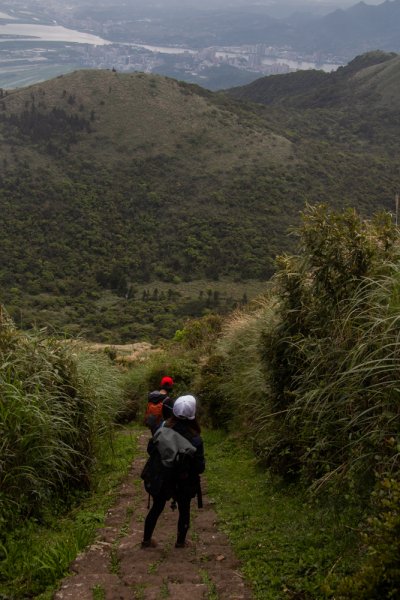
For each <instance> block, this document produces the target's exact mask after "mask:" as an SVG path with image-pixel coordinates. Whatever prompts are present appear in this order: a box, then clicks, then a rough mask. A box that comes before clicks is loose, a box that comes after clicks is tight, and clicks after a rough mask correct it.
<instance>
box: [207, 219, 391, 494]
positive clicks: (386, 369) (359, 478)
mask: <svg viewBox="0 0 400 600" xmlns="http://www.w3.org/2000/svg"><path fill="white" fill-rule="evenodd" d="M298 234H299V237H300V247H301V254H299V256H287V257H283V258H282V259H281V260H280V269H279V271H278V273H277V275H276V276H275V278H274V280H273V281H272V282H271V285H270V288H269V292H268V294H267V295H266V296H265V298H264V300H263V301H262V302H260V304H259V306H258V307H257V309H254V310H253V311H252V312H248V311H246V312H244V313H238V314H237V315H235V316H234V317H233V318H232V319H231V320H230V321H229V322H228V323H227V324H226V326H225V328H224V330H223V333H222V337H221V339H220V341H219V342H218V344H217V346H216V349H215V352H214V355H213V356H212V357H210V358H209V360H208V362H207V363H206V364H205V365H204V366H203V367H202V377H201V379H200V383H199V389H200V391H201V392H204V394H205V398H206V399H207V396H208V398H209V399H210V400H209V406H210V408H211V410H212V411H213V414H214V415H215V417H216V418H215V419H214V421H213V424H214V425H224V423H223V422H222V421H223V420H224V419H225V420H227V421H228V426H230V427H231V428H236V429H239V430H240V431H242V432H243V433H245V435H246V436H247V437H250V438H252V439H253V441H254V443H255V447H256V449H257V452H258V454H259V455H260V456H261V457H262V458H263V460H264V461H265V463H266V464H268V465H269V466H270V467H271V468H273V469H274V470H276V471H277V472H279V473H281V474H282V475H299V474H301V475H302V476H303V478H304V479H305V480H306V481H307V482H308V483H311V484H312V485H314V486H315V487H316V488H319V487H321V486H322V485H323V484H324V483H327V482H329V481H332V483H333V482H337V481H338V479H339V478H343V477H345V478H346V479H347V481H348V482H349V483H350V482H351V485H353V484H357V485H358V484H361V483H363V482H364V483H365V482H367V483H368V485H371V483H372V482H373V477H374V474H375V473H376V472H384V471H385V470H386V471H388V472H389V471H392V472H393V471H396V470H398V467H399V465H398V460H399V458H398V452H397V450H396V448H397V443H398V442H397V436H398V430H399V408H398V407H399V397H398V395H399V385H400V370H399V364H400V363H399V358H400V356H399V352H400V346H399V343H400V342H399V340H400V328H399V326H400V273H399V267H398V264H397V256H398V242H397V232H396V230H395V228H394V227H393V226H392V224H391V222H390V219H389V217H388V216H379V217H377V218H376V219H375V220H373V221H371V222H367V221H363V220H362V219H361V218H360V217H359V216H358V215H356V213H355V212H354V211H345V212H344V213H342V214H339V215H337V214H334V213H330V212H329V211H328V210H327V209H326V208H325V207H316V208H315V207H311V208H309V209H308V212H307V213H306V214H305V215H304V224H303V226H302V228H301V229H300V231H299V232H298ZM218 406H228V408H229V410H227V411H225V412H224V411H222V410H220V409H218ZM218 419H219V420H220V423H218ZM367 480H368V481H367ZM368 485H367V488H368Z"/></svg>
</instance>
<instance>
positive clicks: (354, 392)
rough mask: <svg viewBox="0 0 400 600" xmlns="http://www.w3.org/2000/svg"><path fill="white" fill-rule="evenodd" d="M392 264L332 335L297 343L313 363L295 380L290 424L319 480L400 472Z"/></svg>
mask: <svg viewBox="0 0 400 600" xmlns="http://www.w3.org/2000/svg"><path fill="white" fill-rule="evenodd" d="M387 269H390V271H391V272H390V274H389V275H384V276H381V277H377V278H375V279H369V278H366V279H364V280H363V281H362V282H361V283H360V284H359V287H358V288H357V289H356V290H355V292H354V294H353V295H352V296H351V297H350V298H349V299H347V300H346V301H342V302H341V303H340V304H339V306H338V313H337V314H336V318H335V319H334V320H333V321H332V323H331V334H330V335H329V337H325V338H320V339H317V340H316V339H314V340H310V339H303V340H302V342H301V343H300V342H298V347H297V349H296V351H298V352H300V353H301V354H302V355H303V356H304V362H305V364H310V365H311V368H307V369H304V370H303V371H302V372H299V373H298V374H297V376H296V377H295V379H294V383H295V389H296V394H295V395H294V401H293V403H292V404H291V405H290V407H289V408H288V411H287V414H286V422H287V424H288V425H289V427H290V428H291V429H293V430H296V431H297V432H298V437H297V444H298V447H299V449H300V452H301V461H302V463H303V465H304V466H305V468H306V469H310V473H309V475H312V476H313V477H314V478H315V477H316V478H317V484H316V485H321V484H323V483H324V482H326V481H328V480H329V479H330V478H331V477H336V475H338V474H342V475H346V476H348V475H351V477H352V479H354V478H356V479H360V478H363V477H365V476H368V475H369V476H371V475H372V474H373V473H376V472H380V473H392V472H398V471H399V467H400V460H399V452H398V446H397V443H398V442H397V437H398V434H399V429H400V303H399V302H398V293H399V289H400V288H399V285H400V268H399V265H398V264H392V265H388V266H387ZM299 346H301V347H299Z"/></svg>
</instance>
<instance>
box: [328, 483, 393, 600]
mask: <svg viewBox="0 0 400 600" xmlns="http://www.w3.org/2000/svg"><path fill="white" fill-rule="evenodd" d="M372 499H373V506H374V509H375V514H374V515H373V516H371V517H369V519H368V522H367V525H366V527H365V529H364V531H363V533H362V541H363V544H364V548H365V554H364V557H363V560H362V562H361V566H360V568H359V570H358V571H357V572H356V573H355V574H354V575H352V576H351V577H347V578H345V579H344V580H343V581H342V583H341V584H340V586H339V589H338V592H337V596H336V597H337V598H338V600H394V599H395V598H398V597H399V596H400V482H399V481H398V480H395V479H393V478H392V477H385V478H382V479H381V480H380V482H379V484H378V486H377V490H376V491H375V492H374V493H373V497H372Z"/></svg>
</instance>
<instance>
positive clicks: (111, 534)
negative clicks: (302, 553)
mask: <svg viewBox="0 0 400 600" xmlns="http://www.w3.org/2000/svg"><path fill="white" fill-rule="evenodd" d="M146 445H147V434H143V435H142V436H141V438H140V447H141V450H142V453H141V455H140V457H139V458H137V460H136V461H135V462H134V464H133V466H132V468H131V471H130V474H129V477H128V479H127V480H126V482H125V483H124V484H123V486H122V487H121V490H120V494H119V497H118V500H117V502H116V504H115V505H114V507H113V508H112V509H111V510H110V511H109V513H108V516H107V519H106V524H105V527H104V528H102V529H100V530H99V535H98V538H97V541H96V542H95V543H94V544H93V545H92V546H90V547H89V548H88V549H87V550H86V552H85V553H83V554H81V555H80V556H78V558H77V559H76V560H75V561H74V562H73V563H72V565H71V576H70V577H68V578H67V579H65V580H64V581H63V582H62V585H61V587H60V589H59V591H58V592H57V593H56V594H55V596H54V600H139V599H140V600H162V599H164V598H168V599H170V600H250V598H251V594H250V591H249V590H248V589H247V588H246V587H245V584H244V582H243V578H242V576H241V574H240V573H239V572H238V568H239V563H238V561H237V559H236V558H235V557H234V555H233V552H232V549H231V547H230V545H229V542H228V539H227V537H226V536H225V534H223V533H221V532H219V531H218V530H217V528H216V520H217V517H216V514H215V512H214V510H213V508H212V506H211V503H210V502H209V501H208V499H207V496H206V495H205V498H204V508H203V509H201V510H198V509H197V507H196V503H195V501H193V503H192V524H191V529H190V532H189V541H190V546H189V547H188V548H184V549H179V548H175V540H176V525H177V518H178V516H177V513H172V511H171V510H170V509H169V506H168V505H167V507H166V508H165V510H164V512H163V514H162V515H161V517H160V519H159V521H158V523H157V527H156V530H155V538H156V540H157V543H158V545H157V547H156V548H146V549H142V548H141V547H140V543H141V541H142V535H143V523H144V519H145V516H146V514H147V495H146V493H145V491H144V489H143V485H142V481H141V479H140V472H141V470H142V468H143V465H144V462H145V460H146V457H145V448H146ZM204 491H205V490H204Z"/></svg>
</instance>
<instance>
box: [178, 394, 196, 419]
mask: <svg viewBox="0 0 400 600" xmlns="http://www.w3.org/2000/svg"><path fill="white" fill-rule="evenodd" d="M172 412H173V413H174V415H175V417H177V418H178V419H189V420H190V421H193V419H194V418H195V417H196V398H195V397H194V396H179V398H177V399H176V400H175V402H174V406H173V408H172Z"/></svg>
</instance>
